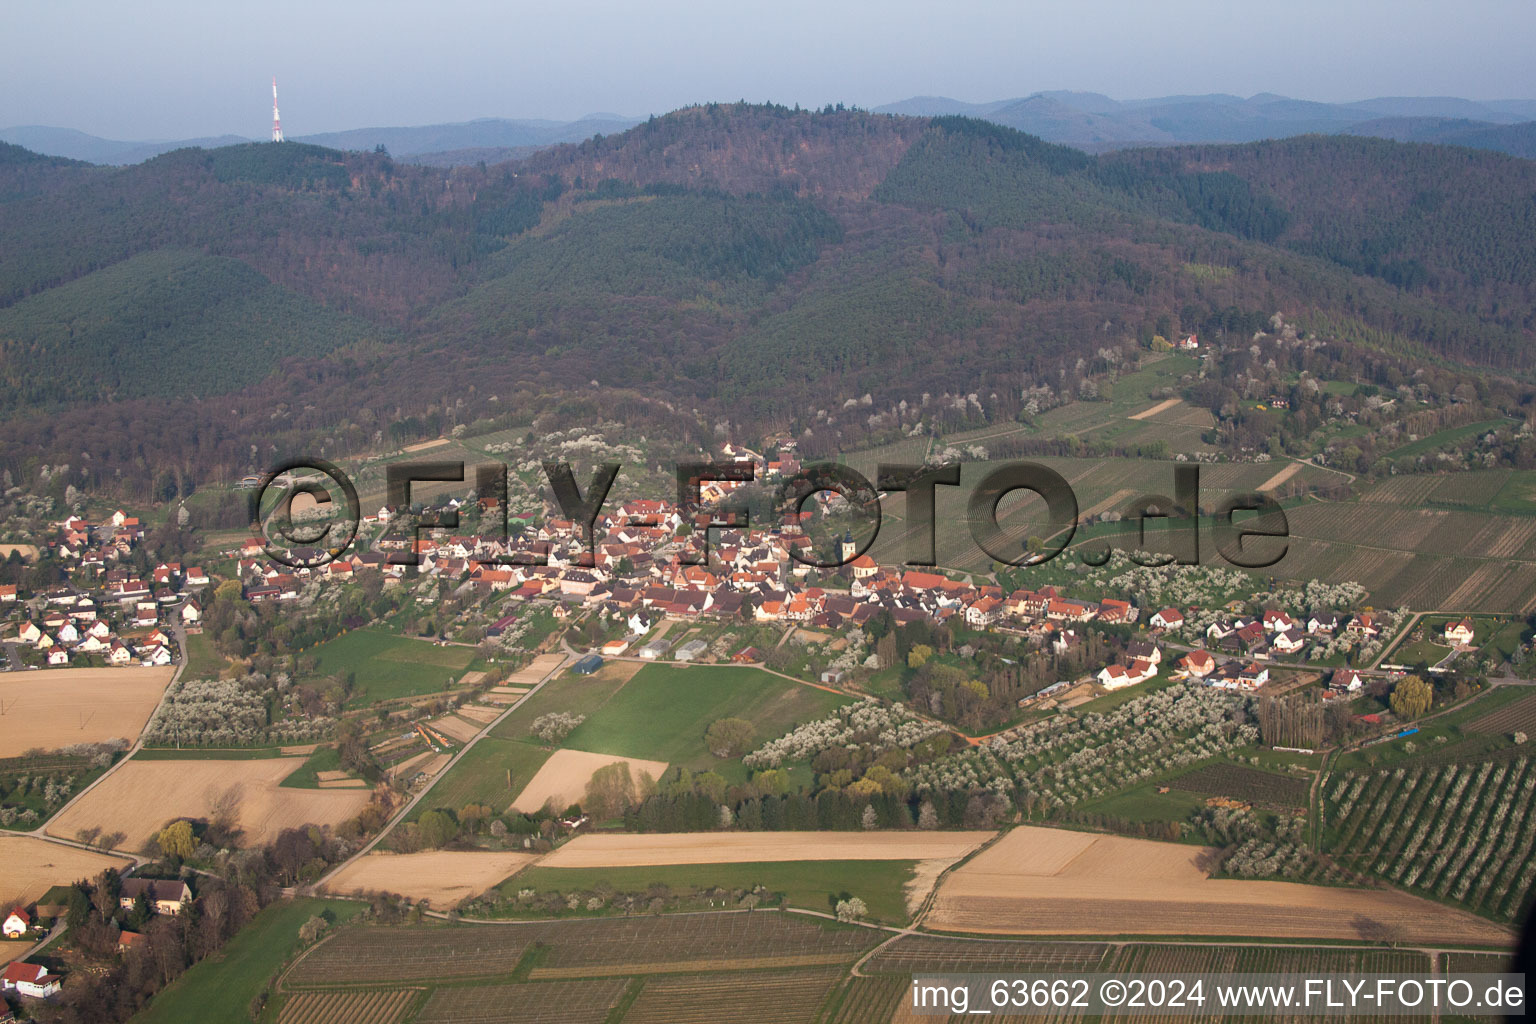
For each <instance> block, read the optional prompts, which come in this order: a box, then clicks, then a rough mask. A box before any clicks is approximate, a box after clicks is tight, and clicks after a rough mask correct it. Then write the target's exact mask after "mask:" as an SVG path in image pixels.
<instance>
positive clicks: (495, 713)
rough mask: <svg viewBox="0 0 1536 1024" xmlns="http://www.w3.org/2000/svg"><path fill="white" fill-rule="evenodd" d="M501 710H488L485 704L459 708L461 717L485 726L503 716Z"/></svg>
mask: <svg viewBox="0 0 1536 1024" xmlns="http://www.w3.org/2000/svg"><path fill="white" fill-rule="evenodd" d="M501 711H502V709H501V708H488V707H486V706H485V705H483V704H466V705H464V706H463V707H461V708H459V712H458V713H459V717H461V718H468V719H470V720H471V721H475V722H479V723H480V724H481V725H485V724H487V723H489V722H494V721H496V719H497V718H499V717H500V716H501Z"/></svg>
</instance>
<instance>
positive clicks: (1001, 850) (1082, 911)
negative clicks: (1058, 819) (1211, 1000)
mask: <svg viewBox="0 0 1536 1024" xmlns="http://www.w3.org/2000/svg"><path fill="white" fill-rule="evenodd" d="M1200 852H1201V851H1200V849H1199V848H1197V847H1193V846H1187V845H1181V844H1177V843H1159V842H1151V841H1148V840H1143V839H1126V838H1122V837H1119V836H1101V835H1094V834H1089V833H1074V832H1065V831H1060V830H1055V829H1043V828H1034V827H1030V826H1022V827H1019V828H1015V829H1014V830H1013V831H1012V832H1010V833H1009V834H1008V835H1007V836H1005V837H1004V838H1003V839H1002V840H1001V841H1000V842H998V843H997V844H995V845H993V846H992V847H990V848H988V849H987V850H984V851H983V852H982V853H980V854H978V855H977V856H976V857H974V858H972V859H971V860H970V861H968V862H966V863H965V864H963V865H961V866H960V867H959V868H957V869H956V870H954V871H953V872H951V873H950V874H949V875H948V876H947V877H946V878H945V879H944V881H943V882H942V883H941V884H940V886H939V890H938V893H937V896H936V899H935V901H934V905H933V910H932V911H931V912H930V914H929V915H928V917H927V918H926V920H925V923H926V924H927V925H929V926H930V927H933V928H937V929H941V930H948V931H963V932H982V933H1000V934H1014V935H1138V934H1139V935H1221V936H1240V935H1248V934H1252V933H1253V932H1254V930H1255V928H1256V926H1257V922H1262V933H1263V935H1264V936H1266V937H1273V938H1319V939H1332V940H1340V939H1343V940H1357V939H1362V938H1369V937H1371V936H1373V935H1375V934H1376V933H1377V932H1378V931H1379V930H1380V929H1381V928H1382V927H1384V923H1385V922H1391V926H1392V927H1393V928H1396V929H1399V930H1400V932H1401V934H1402V935H1403V936H1405V937H1406V938H1407V939H1410V940H1413V941H1436V942H1451V941H1459V942H1465V943H1468V944H1477V945H1490V946H1504V945H1508V944H1509V943H1510V942H1511V941H1512V940H1513V936H1512V935H1511V933H1510V932H1509V931H1508V930H1507V929H1505V928H1503V927H1500V926H1498V925H1495V924H1493V923H1492V922H1488V921H1485V920H1482V919H1480V918H1477V917H1474V916H1472V915H1471V914H1468V913H1466V912H1464V911H1459V910H1455V909H1452V908H1449V907H1444V906H1441V905H1439V904H1436V903H1432V902H1430V901H1427V900H1424V899H1420V898H1418V897H1414V896H1409V895H1407V894H1405V893H1399V892H1392V891H1386V890H1366V889H1345V888H1340V887H1324V886H1312V885H1302V884H1298V883H1293V882H1254V881H1240V880H1236V879H1212V878H1210V877H1209V876H1208V875H1207V874H1206V872H1205V871H1203V870H1202V869H1201V868H1200V867H1199V865H1198V864H1197V858H1198V857H1199V856H1200ZM1000 894H1006V895H1000Z"/></svg>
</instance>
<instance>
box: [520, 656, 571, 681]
mask: <svg viewBox="0 0 1536 1024" xmlns="http://www.w3.org/2000/svg"><path fill="white" fill-rule="evenodd" d="M563 664H565V655H563V654H541V655H539V656H538V657H537V658H534V659H533V660H532V661H531V662H529V663H528V664H527V665H526V666H524V667H523V668H520V669H518V670H517V671H516V672H514V673H512V674H511V675H510V676H508V677H507V680H506V685H508V686H532V685H533V684H534V683H537V682H538V681H539V680H540V679H543V678H544V677H545V676H547V675H549V674H550V673H551V672H553V671H554V670H555V669H557V668H559V667H560V666H561V665H563Z"/></svg>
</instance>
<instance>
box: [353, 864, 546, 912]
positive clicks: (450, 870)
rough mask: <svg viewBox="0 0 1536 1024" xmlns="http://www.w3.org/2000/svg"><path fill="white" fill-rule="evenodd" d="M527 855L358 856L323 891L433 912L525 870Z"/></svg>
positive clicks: (479, 892) (475, 894) (483, 890)
mask: <svg viewBox="0 0 1536 1024" xmlns="http://www.w3.org/2000/svg"><path fill="white" fill-rule="evenodd" d="M536 859H537V858H536V857H535V855H534V854H531V853H506V852H501V851H495V852H484V853H482V852H479V851H472V850H471V851H456V850H432V851H429V852H427V853H375V854H369V855H368V856H366V857H359V858H358V859H357V860H355V861H353V862H352V863H351V864H348V865H347V866H346V867H345V868H343V869H342V870H341V872H340V873H339V874H337V875H335V876H334V877H332V878H331V879H330V880H329V881H328V882H326V885H325V888H326V891H328V892H332V893H340V894H342V895H345V894H347V893H352V892H358V891H362V892H392V893H397V894H399V895H401V896H409V897H410V898H411V899H413V900H430V901H431V903H432V905H433V906H434V907H437V908H439V909H442V908H446V907H451V906H453V905H454V904H456V903H458V902H459V901H460V900H463V899H468V898H469V897H471V896H478V895H480V894H481V893H482V892H485V891H486V890H487V889H490V888H492V887H493V886H495V885H496V884H498V883H499V882H501V881H503V880H505V879H506V878H508V877H509V876H511V875H513V874H516V873H517V872H518V871H520V870H522V869H523V868H525V867H527V866H528V865H529V864H531V863H532V862H533V861H534V860H536Z"/></svg>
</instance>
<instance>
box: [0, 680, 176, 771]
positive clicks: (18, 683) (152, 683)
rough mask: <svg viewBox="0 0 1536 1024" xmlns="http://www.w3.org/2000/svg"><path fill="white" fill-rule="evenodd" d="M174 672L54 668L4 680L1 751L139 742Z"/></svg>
mask: <svg viewBox="0 0 1536 1024" xmlns="http://www.w3.org/2000/svg"><path fill="white" fill-rule="evenodd" d="M174 672H175V670H174V669H172V668H169V667H167V668H55V669H46V670H43V671H39V672H8V673H5V674H4V675H3V676H0V750H8V751H14V752H16V753H20V752H21V751H23V750H30V749H32V748H33V747H41V748H42V749H44V750H56V749H58V748H59V747H67V746H70V745H72V744H75V743H105V742H106V741H108V740H114V739H125V740H128V741H130V742H132V741H133V740H136V739H138V737H139V733H140V732H142V731H143V729H144V723H145V722H147V721H149V716H150V714H151V713H152V712H153V711H154V710H155V705H157V704H159V703H160V696H161V694H163V693H164V692H165V687H166V684H167V683H169V682H170V681H171V675H172V674H173V673H174Z"/></svg>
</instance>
